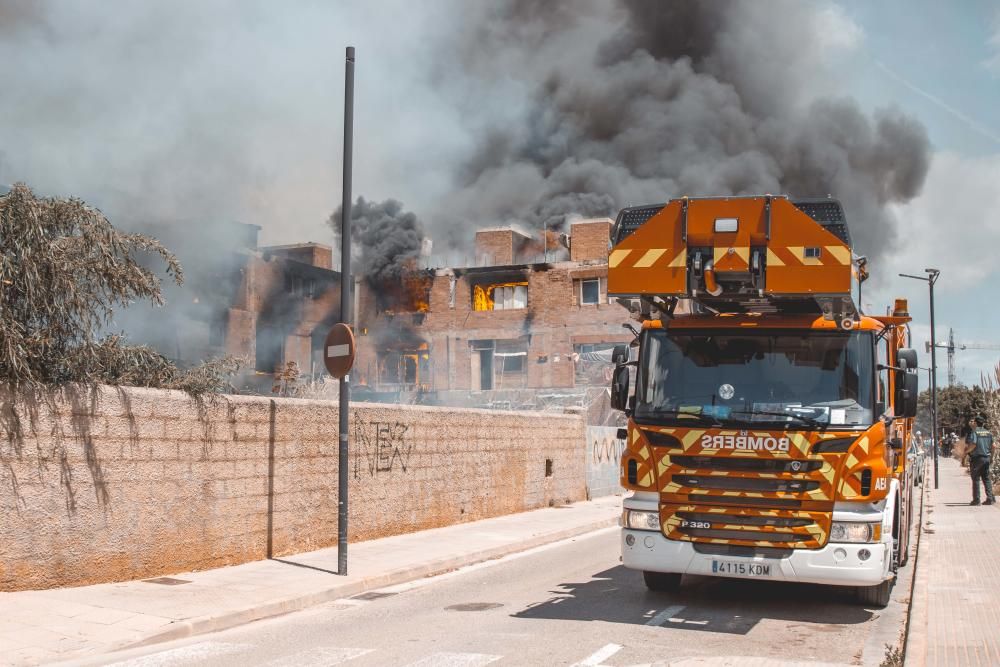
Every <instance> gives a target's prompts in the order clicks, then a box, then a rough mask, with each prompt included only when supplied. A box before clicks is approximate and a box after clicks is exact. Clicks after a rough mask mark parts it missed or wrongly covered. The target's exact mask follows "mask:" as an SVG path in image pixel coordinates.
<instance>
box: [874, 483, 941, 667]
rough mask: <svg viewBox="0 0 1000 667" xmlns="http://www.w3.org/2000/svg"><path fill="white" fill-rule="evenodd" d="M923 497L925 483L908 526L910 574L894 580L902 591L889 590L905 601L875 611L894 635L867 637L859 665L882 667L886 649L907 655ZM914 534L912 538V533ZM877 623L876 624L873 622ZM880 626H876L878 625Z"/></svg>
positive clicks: (879, 634) (875, 634)
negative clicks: (915, 516)
mask: <svg viewBox="0 0 1000 667" xmlns="http://www.w3.org/2000/svg"><path fill="white" fill-rule="evenodd" d="M926 495H927V484H926V480H925V481H923V482H921V484H920V507H919V509H918V510H917V512H918V514H917V521H915V522H913V524H911V526H910V531H911V537H910V539H911V543H910V546H909V548H910V562H909V564H908V565H907V567H909V568H910V571H909V572H908V573H907V575H908V576H907V577H906V578H905V579H904V580H901V581H897V583H896V585H897V587H898V586H900V584H903V583H904V582H905V584H906V588H905V590H901V589H900V588H895V589H894V591H893V598H894V600H893V601H894V602H895V598H896V596H897V594H899V593H903V594H904V595H905V596H906V597H905V599H906V602H905V603H903V602H902V601H900V603H899V604H893V603H890V605H891V608H890V607H886V608H885V609H884V610H881V612H879V615H880V616H883V617H884V619H885V620H886V621H888V622H891V623H892V624H893V630H894V632H893V633H892V634H891V635H889V636H888V637H887V636H886V633H878V632H873V634H872V635H871V636H869V638H868V640H867V641H866V642H865V645H864V647H863V648H862V650H861V664H862V665H866V666H871V667H877V666H878V665H882V664H885V657H886V653H885V652H886V647H887V646H889V647H892V648H896V649H898V650H899V651H901V653H902V654H903V656H904V660H905V656H906V655H907V654H908V653H909V650H908V638H909V632H910V614H911V611H912V609H913V595H914V591H915V590H916V585H917V576H918V573H919V571H920V567H919V563H920V538H921V535H922V534H923V527H924V508H925V502H924V500H925V498H926ZM913 531H915V532H916V536H913V535H912V532H913ZM876 623H877V621H876ZM878 625H879V626H880V625H881V624H880V623H879V624H878Z"/></svg>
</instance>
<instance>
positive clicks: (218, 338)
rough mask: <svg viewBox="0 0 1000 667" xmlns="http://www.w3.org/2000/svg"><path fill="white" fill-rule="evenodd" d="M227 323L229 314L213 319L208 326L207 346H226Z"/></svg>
mask: <svg viewBox="0 0 1000 667" xmlns="http://www.w3.org/2000/svg"><path fill="white" fill-rule="evenodd" d="M228 321H229V314H228V313H223V314H222V315H220V316H219V317H216V318H213V319H212V322H211V323H210V324H209V326H208V344H209V345H210V346H212V347H222V346H223V345H225V344H226V325H227V324H228Z"/></svg>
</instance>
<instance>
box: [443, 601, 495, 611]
mask: <svg viewBox="0 0 1000 667" xmlns="http://www.w3.org/2000/svg"><path fill="white" fill-rule="evenodd" d="M502 606H503V605H502V604H500V603H499V602H467V603H465V604H453V605H451V606H450V607H445V611H486V610H487V609H496V608H497V607H502Z"/></svg>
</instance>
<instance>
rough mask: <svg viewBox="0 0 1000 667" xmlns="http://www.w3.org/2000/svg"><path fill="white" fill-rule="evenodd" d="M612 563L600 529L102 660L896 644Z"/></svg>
mask: <svg viewBox="0 0 1000 667" xmlns="http://www.w3.org/2000/svg"><path fill="white" fill-rule="evenodd" d="M618 556H619V546H618V530H617V529H607V530H603V531H599V532H597V533H592V534H590V535H587V536H583V537H579V538H575V539H573V540H567V541H565V542H561V543H557V544H555V545H549V546H548V547H542V548H540V549H535V550H533V551H530V552H527V553H525V554H520V555H517V556H514V557H508V558H505V559H502V560H500V561H495V562H492V563H486V564H482V565H478V566H473V567H470V568H465V569H463V570H459V571H457V572H453V573H451V574H448V575H443V576H441V577H436V578H432V579H425V580H422V581H418V582H414V583H411V584H404V585H402V586H395V587H392V588H387V589H382V590H380V591H373V592H369V593H365V594H363V595H360V596H357V597H355V598H351V599H345V600H338V601H336V602H332V603H328V604H325V605H322V606H319V607H316V608H313V609H310V610H308V611H304V612H299V613H296V614H290V615H287V616H283V617H280V618H275V619H271V620H268V621H262V622H258V623H254V624H250V625H246V626H243V627H240V628H234V629H232V630H228V631H225V632H221V633H216V634H212V635H206V636H201V637H196V638H192V639H189V640H184V641H181V642H174V643H172V644H168V645H160V646H157V647H155V648H154V647H150V648H148V649H146V653H145V654H143V655H136V653H135V652H133V653H130V654H129V657H125V656H108V657H107V658H106V660H107V662H108V663H110V664H115V665H119V666H127V667H154V666H156V667H159V666H166V665H170V666H175V665H176V666H183V667H188V666H194V665H234V666H235V665H240V666H243V665H268V666H278V665H296V666H302V667H309V666H312V665H337V664H346V665H348V667H371V666H375V665H378V666H380V667H381V666H397V665H398V666H403V665H421V666H427V667H431V666H445V665H447V666H456V667H457V666H461V667H477V666H479V665H487V664H491V665H572V664H581V665H613V666H615V667H624V666H626V665H640V664H651V663H653V664H655V663H667V662H670V663H674V664H676V663H680V664H683V663H688V664H699V665H703V664H712V663H714V662H716V661H715V660H705V658H713V657H719V656H726V657H727V659H728V660H729V661H732V662H727V663H726V664H749V663H748V661H747V660H745V659H743V658H741V656H743V657H755V658H758V659H778V660H786V661H789V663H790V664H791V663H800V662H804V661H817V662H825V663H836V664H860V660H861V657H862V650H863V648H864V647H865V644H866V642H869V643H870V642H871V640H872V637H873V636H874V637H875V638H876V639H877V638H878V636H879V633H882V634H886V633H887V631H888V635H887V636H891V635H892V634H895V633H898V628H896V629H887V628H886V627H881V626H884V625H885V624H886V623H889V622H891V621H890V618H891V616H892V615H891V614H887V613H886V612H888V611H891V610H886V612H875V611H873V610H870V609H865V608H862V607H859V606H857V605H856V604H855V603H854V602H853V600H852V598H851V596H850V594H849V593H848V592H846V591H843V590H840V589H834V588H825V587H821V586H811V585H804V584H785V583H767V582H757V581H743V580H735V579H715V578H703V577H698V578H695V577H691V578H686V579H685V580H684V585H683V587H682V590H681V591H680V592H679V593H677V594H664V593H651V592H649V591H647V590H646V588H645V587H644V585H643V583H642V577H641V576H640V575H639V574H638V573H636V572H632V571H629V570H626V569H625V568H623V567H621V565H620V564H619V562H618ZM900 607H901V608H902V606H901V605H900ZM897 616H898V614H897ZM887 617H888V618H887ZM880 619H881V620H880ZM896 623H898V620H897V621H896ZM879 648H881V647H879ZM866 657H867V656H866ZM878 657H879V658H880V657H881V656H878ZM685 658H691V659H692V660H690V661H689V660H685ZM876 664H877V662H876Z"/></svg>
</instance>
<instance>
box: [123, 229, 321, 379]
mask: <svg viewBox="0 0 1000 667" xmlns="http://www.w3.org/2000/svg"><path fill="white" fill-rule="evenodd" d="M223 231H224V233H223V234H218V235H215V236H212V237H206V238H199V239H197V240H194V239H190V238H189V239H181V240H180V241H178V242H177V243H176V245H177V246H178V247H180V248H181V253H180V254H181V259H182V262H183V263H184V265H185V268H186V270H187V281H186V283H185V285H184V286H183V287H174V286H170V285H166V286H165V288H166V292H167V294H166V306H165V307H164V308H163V309H162V310H160V309H158V310H155V311H153V312H151V313H150V312H149V311H146V310H142V311H141V312H140V311H138V310H136V309H130V310H129V311H127V312H126V313H124V314H123V315H122V317H121V318H119V319H120V320H121V321H120V322H119V324H120V325H122V326H123V327H124V328H125V329H126V330H127V331H128V332H129V335H130V337H131V338H132V339H134V340H136V341H137V342H141V343H146V344H149V345H152V346H153V347H155V348H156V349H158V350H159V351H160V352H161V353H163V354H164V355H166V356H168V357H170V358H171V359H173V360H174V361H175V362H177V363H178V364H180V365H182V366H186V365H193V364H196V363H199V362H200V361H202V360H204V359H209V358H212V357H219V356H222V355H227V354H228V355H233V356H236V357H239V358H242V359H244V360H245V361H246V362H247V363H246V371H245V372H244V373H243V375H242V376H241V377H240V378H237V380H236V385H237V386H238V387H239V388H246V389H249V390H251V391H259V392H262V393H266V392H270V391H271V388H272V379H273V376H274V374H275V373H283V372H286V371H287V370H289V369H294V372H295V374H297V375H298V376H299V377H300V378H301V377H308V376H310V375H312V376H316V375H320V374H322V373H325V369H324V365H323V357H322V349H323V347H322V346H323V341H324V339H325V337H326V333H327V331H329V328H330V326H332V324H333V323H335V322H337V321H339V319H340V272H338V271H334V270H333V269H332V258H333V253H332V249H331V248H330V246H327V245H323V244H319V243H298V244H293V245H281V246H265V247H259V246H258V244H257V237H258V233H259V231H260V228H259V227H257V226H255V225H242V224H231V225H226V226H225V227H224V229H223ZM170 242H171V240H170V239H168V240H167V243H168V244H170Z"/></svg>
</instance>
